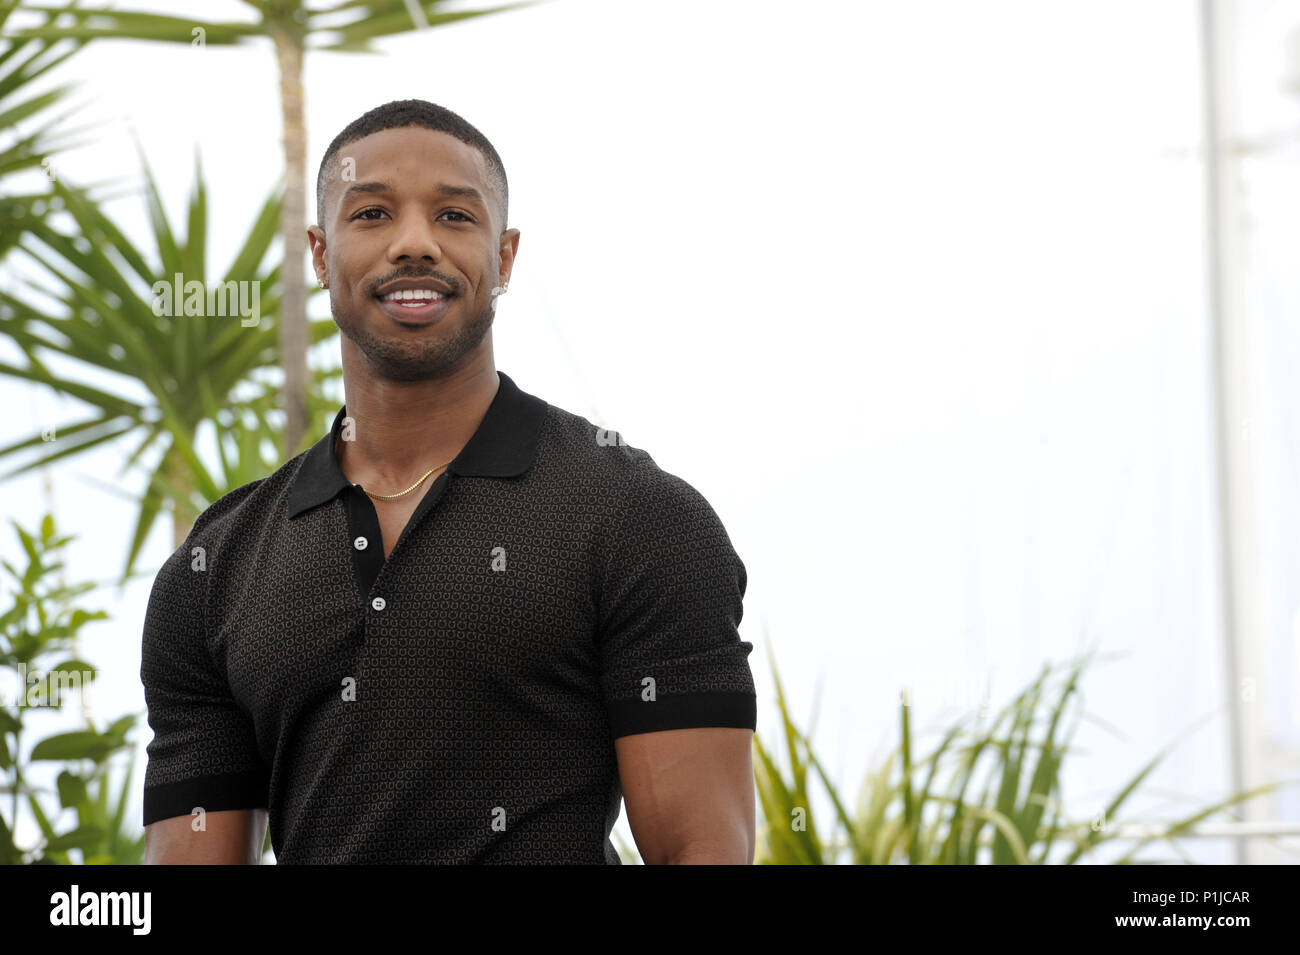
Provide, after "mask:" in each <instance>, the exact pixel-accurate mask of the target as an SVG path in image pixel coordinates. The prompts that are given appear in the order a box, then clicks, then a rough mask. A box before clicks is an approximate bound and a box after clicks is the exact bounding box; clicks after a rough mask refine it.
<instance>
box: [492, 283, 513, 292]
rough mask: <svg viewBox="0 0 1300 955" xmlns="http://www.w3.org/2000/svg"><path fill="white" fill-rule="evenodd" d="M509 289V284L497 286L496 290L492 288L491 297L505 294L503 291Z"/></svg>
mask: <svg viewBox="0 0 1300 955" xmlns="http://www.w3.org/2000/svg"><path fill="white" fill-rule="evenodd" d="M509 287H510V283H509V282H503V283H502V284H500V285H498V286H497V287H496V288H494V289H493V290H492V294H493V295H501V294H503V293H504V292H505V290H506V289H508V288H509Z"/></svg>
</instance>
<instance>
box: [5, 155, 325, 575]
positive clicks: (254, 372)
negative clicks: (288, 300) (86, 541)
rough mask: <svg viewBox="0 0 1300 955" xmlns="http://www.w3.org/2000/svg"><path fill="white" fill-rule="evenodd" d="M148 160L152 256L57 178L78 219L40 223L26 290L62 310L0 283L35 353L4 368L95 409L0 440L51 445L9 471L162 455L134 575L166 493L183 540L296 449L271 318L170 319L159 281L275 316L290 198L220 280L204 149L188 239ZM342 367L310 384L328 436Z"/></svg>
mask: <svg viewBox="0 0 1300 955" xmlns="http://www.w3.org/2000/svg"><path fill="white" fill-rule="evenodd" d="M141 163H142V164H143V167H144V170H145V177H146V181H147V189H146V198H147V201H148V206H149V213H150V220H151V228H152V232H153V240H154V245H155V256H154V258H153V260H152V261H149V260H147V259H146V258H145V256H143V255H141V254H140V252H139V251H137V249H136V248H135V247H134V246H132V244H131V243H130V242H129V241H128V240H127V239H126V237H125V236H124V235H123V233H122V231H121V230H120V229H119V228H118V227H117V225H115V224H114V223H113V222H112V220H110V219H109V218H108V217H107V216H106V215H105V214H104V213H103V211H102V210H101V209H100V208H99V206H98V205H96V204H95V203H94V202H93V201H91V200H90V199H89V198H88V197H86V196H85V195H83V194H81V193H80V192H78V191H77V190H74V189H71V188H69V187H68V186H66V185H65V184H64V183H62V182H61V181H55V182H54V183H53V191H54V193H55V194H56V195H57V196H58V197H59V198H60V199H61V201H62V202H63V203H64V205H65V207H66V210H67V212H68V213H69V214H70V215H71V217H72V219H73V228H72V229H71V230H70V231H61V230H60V229H57V228H55V226H54V225H52V224H51V223H49V222H43V221H38V222H32V223H30V224H29V228H30V235H29V236H28V237H27V238H25V239H24V241H23V243H22V244H21V245H20V246H19V247H18V250H17V251H20V252H22V253H25V254H26V255H28V256H29V257H30V258H31V259H32V260H33V261H34V262H35V264H36V265H37V266H38V268H39V269H40V270H42V272H43V274H42V277H41V281H40V282H31V281H29V282H28V283H27V284H28V286H29V288H30V289H31V290H34V291H36V292H38V293H39V294H43V295H47V296H52V297H54V298H56V299H58V301H59V303H60V305H61V306H62V309H61V310H62V311H63V312H64V313H65V314H63V315H61V316H59V317H52V316H51V315H50V310H48V309H46V308H43V307H41V306H38V305H35V304H33V303H32V302H31V301H29V300H28V299H27V298H23V297H19V296H18V295H14V294H10V293H8V292H0V334H5V335H8V336H9V337H10V338H11V339H13V340H14V341H15V342H16V343H17V344H18V345H19V347H20V348H21V349H22V352H23V354H24V356H25V357H26V365H25V366H21V367H20V366H17V365H11V364H8V363H0V374H5V375H10V376H12V377H15V378H21V379H24V380H27V381H32V382H37V383H40V384H44V385H48V386H49V387H51V388H53V389H55V390H56V391H58V392H60V393H62V394H67V395H71V396H72V397H75V398H77V399H79V400H80V401H82V402H84V403H86V404H88V405H90V406H91V407H92V408H93V412H92V413H91V414H90V415H89V416H88V417H86V418H85V419H83V420H81V421H78V422H76V423H74V424H72V425H69V426H66V427H62V426H61V427H59V428H58V429H57V430H56V437H57V441H49V440H46V438H47V436H45V435H42V434H40V433H37V434H35V435H33V436H32V437H30V438H27V439H25V440H21V441H18V442H16V443H14V444H11V445H9V446H8V447H5V448H0V458H3V457H6V456H10V455H13V454H16V453H18V452H22V451H27V450H31V449H36V448H39V449H40V451H39V452H37V457H36V458H35V459H34V460H32V461H30V462H29V463H27V464H25V465H23V466H21V467H19V468H17V469H15V470H13V471H10V472H9V473H7V474H5V475H3V476H0V480H3V479H5V478H9V477H12V476H14V475H16V474H21V473H23V472H25V471H28V470H31V469H33V468H39V467H41V466H43V465H46V464H48V463H50V462H51V461H55V460H58V459H60V458H65V457H68V456H70V455H74V454H78V453H80V452H82V451H86V450H88V449H90V448H93V447H95V446H97V445H100V444H104V443H105V442H111V441H116V440H118V439H123V440H129V441H133V442H135V447H134V450H132V451H131V453H130V454H129V456H128V458H127V460H126V463H125V464H124V469H125V468H127V467H130V466H132V465H133V464H136V462H138V461H140V460H141V458H142V457H144V456H145V455H146V454H151V453H152V454H156V455H157V464H156V465H154V466H153V467H152V471H151V473H150V474H149V479H148V485H147V489H146V491H145V493H144V495H143V497H142V498H140V499H139V503H140V513H139V517H138V519H137V522H136V527H135V532H134V534H133V536H132V539H131V542H130V546H129V549H128V553H127V558H126V566H125V569H124V570H123V574H122V579H123V580H125V579H126V578H127V577H128V576H130V574H131V572H132V569H133V567H134V564H135V560H136V557H137V556H138V555H139V552H140V549H141V547H142V545H143V544H144V541H145V539H146V537H147V535H148V533H149V530H150V528H151V527H152V526H153V522H154V520H155V519H156V518H157V516H158V513H159V511H160V510H161V509H162V507H163V504H164V503H165V502H167V501H170V502H171V503H172V505H173V529H172V540H173V546H179V545H180V544H181V543H182V542H183V541H184V539H185V536H186V534H187V533H188V532H189V528H190V527H191V526H192V524H193V521H194V517H195V516H196V515H197V514H198V513H199V512H200V511H201V510H202V509H203V507H204V505H205V504H206V503H211V502H212V501H214V500H216V499H217V498H218V497H220V496H221V495H222V494H225V493H227V492H228V491H230V490H233V489H234V488H236V487H239V486H240V485H242V484H246V483H248V482H249V481H252V480H255V479H257V478H260V477H265V476H266V474H268V473H270V472H271V471H274V470H275V468H276V467H277V466H278V465H279V463H281V462H282V460H283V459H284V458H285V457H287V456H291V450H290V448H289V447H288V446H285V445H282V444H281V443H280V442H279V441H278V440H277V438H278V437H280V435H281V432H280V431H278V430H277V429H275V428H273V427H272V426H271V423H270V421H269V417H270V416H271V414H272V412H273V410H274V408H275V406H276V405H277V404H278V403H279V402H280V401H281V400H282V394H281V387H280V385H279V384H278V383H277V382H276V380H275V372H276V370H277V366H278V365H279V362H280V358H281V355H280V345H279V340H278V338H277V336H276V335H275V333H274V330H273V329H272V327H271V323H269V322H265V321H259V322H258V323H257V324H255V325H254V324H252V323H251V322H246V320H245V319H243V318H241V317H239V316H238V315H236V316H231V317H217V316H211V317H193V316H191V315H183V314H182V315H166V314H164V315H159V314H158V311H159V310H158V309H156V306H157V305H158V304H159V296H158V295H157V294H156V289H157V288H158V283H163V284H164V285H165V286H166V285H170V284H171V283H172V280H173V278H174V276H175V275H177V274H178V273H179V274H181V275H182V276H183V277H184V279H185V280H186V282H187V283H188V282H190V281H194V282H197V283H199V286H200V287H202V288H203V289H205V290H207V289H210V288H211V289H216V288H218V287H219V288H221V289H236V288H238V289H246V290H252V291H253V294H254V295H255V296H256V299H255V300H256V302H257V312H258V313H259V315H260V316H265V315H268V314H269V315H274V314H276V312H277V310H278V309H279V308H280V307H281V304H282V300H283V289H284V283H283V281H282V279H281V275H280V267H279V266H278V265H276V266H275V267H274V268H269V269H268V268H266V267H265V266H264V265H263V262H264V260H265V259H267V258H268V252H269V250H270V247H271V245H272V243H273V241H274V239H275V236H276V223H277V222H278V221H279V219H280V211H281V208H280V207H281V200H280V197H279V196H278V195H274V194H273V195H272V196H270V197H269V198H268V199H267V200H266V201H265V203H264V204H263V206H262V209H261V211H260V213H259V214H258V216H257V218H256V220H255V221H254V223H253V225H252V228H251V229H250V230H249V232H248V235H247V238H246V239H245V241H244V243H243V246H242V248H241V249H240V251H239V253H238V254H237V255H236V256H235V259H234V261H233V262H232V263H231V265H230V266H229V268H228V269H227V270H226V272H225V274H224V275H223V276H222V277H221V279H220V280H219V281H218V282H217V283H210V282H209V281H208V271H207V261H206V258H207V255H206V252H207V219H208V201H207V187H206V185H205V184H204V179H203V173H202V169H201V167H200V165H199V162H198V156H197V154H196V157H195V180H194V189H193V193H192V194H191V198H190V202H189V209H188V234H187V235H183V236H181V235H177V233H176V232H174V231H173V229H172V227H171V225H170V224H169V223H168V221H167V217H166V214H165V211H164V209H163V204H162V200H161V198H160V196H159V194H158V188H157V184H156V183H155V181H154V177H153V174H152V172H151V171H150V169H149V166H148V164H147V162H145V160H144V157H143V155H142V156H141ZM231 282H234V283H236V284H235V285H234V286H231V285H230V284H229V283H231ZM240 283H243V284H242V285H241V284H240ZM188 287H189V286H188V284H187V285H186V288H187V289H188ZM313 291H316V290H313ZM209 294H211V293H209ZM203 314H207V313H203ZM336 332H337V327H336V326H335V324H334V322H333V320H332V319H323V320H319V321H315V322H313V323H312V325H311V338H312V343H313V344H316V343H319V342H322V341H325V340H326V339H328V338H329V337H331V336H332V335H334V334H335V333H336ZM50 357H57V358H59V359H60V360H61V362H63V363H66V362H67V361H71V362H72V363H74V366H79V368H78V370H79V371H80V372H81V373H80V374H74V375H66V374H58V373H56V372H54V371H52V370H51V369H50V367H49V366H48V364H47V360H48V359H49V358H50ZM104 372H109V373H113V374H116V375H118V376H120V377H121V378H122V379H123V383H124V384H125V385H128V386H131V387H130V388H129V389H123V391H124V392H125V391H128V390H129V391H133V392H137V393H141V394H142V395H143V396H144V397H142V398H139V399H136V398H132V397H123V396H122V394H120V393H118V392H117V390H111V391H110V390H107V389H105V388H103V387H101V386H100V385H98V384H92V383H91V382H92V380H94V379H96V378H100V379H102V376H103V374H104ZM334 373H335V371H334V370H333V369H325V370H321V371H320V372H318V374H317V381H316V383H315V384H316V386H315V387H313V388H312V390H311V404H310V405H309V408H310V413H311V415H312V422H313V427H314V429H315V430H317V431H323V430H324V429H325V428H326V427H327V426H328V422H329V419H330V416H331V415H332V413H333V411H334V410H335V408H336V405H335V404H334V403H333V402H332V401H330V400H329V399H327V398H326V397H325V396H324V395H323V393H322V392H323V389H322V388H321V387H320V386H319V385H320V382H321V381H323V380H324V379H325V378H326V377H328V376H331V375H333V374H334ZM205 425H207V426H208V428H204V426H205ZM209 428H210V429H212V430H214V431H215V440H216V446H217V456H218V459H219V463H220V468H219V470H217V471H216V473H213V472H212V471H210V470H209V469H208V468H207V467H206V466H205V465H204V464H203V463H202V461H201V460H200V458H199V456H198V454H197V453H196V450H195V442H196V439H197V437H198V435H199V432H200V429H203V430H205V431H206V430H208V429H209Z"/></svg>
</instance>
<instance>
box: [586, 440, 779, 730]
mask: <svg viewBox="0 0 1300 955" xmlns="http://www.w3.org/2000/svg"><path fill="white" fill-rule="evenodd" d="M638 453H640V454H641V455H643V457H642V458H641V459H640V460H639V462H638V463H637V465H636V469H635V472H634V473H635V476H634V478H633V480H632V482H631V486H630V487H629V489H628V492H627V497H626V498H625V500H624V503H623V507H622V510H621V513H620V515H619V517H618V518H617V519H616V520H615V522H614V525H613V530H612V532H611V535H610V537H609V539H607V540H606V542H605V545H604V551H605V561H604V569H603V572H602V574H601V581H600V587H599V614H598V616H599V624H598V639H599V642H600V648H601V683H602V691H603V693H604V698H605V706H606V710H607V712H608V715H609V723H610V730H611V733H612V735H613V737H614V738H618V737H620V736H629V735H632V734H635V733H651V732H656V731H658V730H671V729H686V728H690V727H697V726H730V727H737V728H742V729H749V730H753V729H754V728H755V717H756V699H755V692H754V679H753V675H752V674H751V672H750V669H749V659H748V658H749V654H750V652H751V651H752V650H753V649H754V646H753V644H752V643H749V642H747V641H744V640H741V639H740V634H739V631H738V630H737V627H738V626H739V624H740V619H741V615H742V614H743V612H744V610H743V606H742V601H743V599H744V596H745V586H746V582H747V581H746V572H745V565H744V564H743V563H742V562H741V559H740V557H739V556H738V555H737V554H736V551H735V549H734V548H733V547H732V544H731V540H730V538H729V537H728V536H727V532H726V530H725V529H724V528H723V526H722V521H721V520H720V519H719V518H718V515H717V514H716V512H715V511H714V510H713V508H712V506H710V504H709V503H708V501H706V500H705V499H704V497H703V495H701V494H700V493H699V491H697V490H696V489H695V488H694V487H692V486H691V485H690V484H688V483H687V482H686V481H684V480H683V479H681V478H679V477H677V476H676V475H673V474H669V473H667V472H665V471H663V470H661V469H660V468H659V467H658V465H656V464H655V463H654V461H653V460H652V459H650V457H649V455H647V454H645V453H644V452H638Z"/></svg>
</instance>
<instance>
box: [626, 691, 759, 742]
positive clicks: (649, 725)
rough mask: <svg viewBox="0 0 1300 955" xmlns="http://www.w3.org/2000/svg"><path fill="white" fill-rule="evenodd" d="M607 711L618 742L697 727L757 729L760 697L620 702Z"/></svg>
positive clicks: (699, 695)
mask: <svg viewBox="0 0 1300 955" xmlns="http://www.w3.org/2000/svg"><path fill="white" fill-rule="evenodd" d="M606 709H607V710H608V712H609V728H610V733H611V735H612V736H613V738H614V739H617V738H618V737H620V736H632V735H633V734H636V733H655V732H658V731H659V730H680V729H692V728H694V727H697V726H730V727H735V728H736V729H747V730H754V729H756V728H757V717H758V703H757V697H756V696H755V695H754V694H752V693H683V694H679V695H674V696H661V697H659V698H658V699H656V700H640V699H633V700H616V701H613V702H611V703H609V704H608V705H607V707H606Z"/></svg>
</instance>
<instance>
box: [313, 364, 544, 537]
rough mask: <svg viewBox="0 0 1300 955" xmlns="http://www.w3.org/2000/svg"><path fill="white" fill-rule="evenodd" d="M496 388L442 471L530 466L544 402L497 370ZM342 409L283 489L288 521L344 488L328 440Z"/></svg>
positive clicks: (501, 471) (499, 471)
mask: <svg viewBox="0 0 1300 955" xmlns="http://www.w3.org/2000/svg"><path fill="white" fill-rule="evenodd" d="M497 377H498V378H499V379H500V384H499V385H498V387H497V393H496V396H495V397H494V398H493V399H492V404H491V405H489V406H488V410H487V414H486V415H484V416H483V421H482V422H481V423H480V424H479V426H478V430H477V431H475V432H474V435H473V437H471V438H470V439H469V442H468V443H467V444H466V445H465V447H464V448H462V449H461V452H460V454H458V455H456V460H454V461H452V462H451V464H450V465H448V467H447V473H449V474H458V475H460V476H462V477H499V478H505V477H515V476H516V475H519V474H523V473H524V472H525V471H527V470H528V468H529V467H530V466H532V463H533V458H534V456H536V454H537V440H538V437H539V436H540V434H541V430H542V419H543V418H544V417H545V415H546V402H545V401H543V400H542V399H541V398H538V397H536V396H534V395H530V394H528V393H527V392H525V391H520V390H519V386H518V385H516V384H515V383H514V381H513V380H512V379H511V378H510V376H509V375H507V374H506V373H505V372H503V371H498V372H497ZM347 410H348V406H347V405H344V406H343V407H342V408H340V409H339V411H338V414H336V415H335V416H334V424H333V426H331V428H330V433H329V434H327V435H326V436H325V437H323V438H321V439H320V440H319V441H317V442H316V443H315V444H314V445H312V447H311V448H310V449H309V450H308V451H307V455H306V457H305V458H303V462H302V467H300V468H299V469H298V476H297V477H296V478H295V479H294V483H293V487H292V488H290V490H289V517H290V518H294V517H297V516H298V515H299V514H301V513H302V512H303V511H305V510H307V509H308V508H312V507H315V506H316V505H318V504H324V503H325V502H326V501H328V500H331V499H333V497H334V496H335V495H336V494H338V493H339V491H341V490H343V489H344V488H345V487H347V486H348V479H347V478H346V477H344V476H343V470H342V469H341V468H340V467H339V462H338V458H336V457H335V455H334V440H335V438H337V437H338V433H339V429H340V428H341V427H342V424H343V419H344V418H345V417H347Z"/></svg>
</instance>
